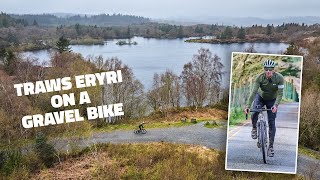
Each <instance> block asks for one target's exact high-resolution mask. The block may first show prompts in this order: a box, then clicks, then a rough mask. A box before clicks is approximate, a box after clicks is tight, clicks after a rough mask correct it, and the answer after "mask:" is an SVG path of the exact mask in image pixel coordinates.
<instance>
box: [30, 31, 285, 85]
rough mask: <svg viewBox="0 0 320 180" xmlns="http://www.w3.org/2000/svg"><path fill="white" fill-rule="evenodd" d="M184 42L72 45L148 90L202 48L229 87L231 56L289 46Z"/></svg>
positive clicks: (43, 53) (45, 53)
mask: <svg viewBox="0 0 320 180" xmlns="http://www.w3.org/2000/svg"><path fill="white" fill-rule="evenodd" d="M184 40H186V39H154V38H150V39H148V38H142V37H134V38H133V39H132V41H136V42H137V43H138V45H131V46H129V45H123V46H119V45H116V43H117V42H118V41H119V40H110V41H106V44H105V45H72V46H71V49H72V51H73V52H76V53H81V54H82V56H83V57H85V58H86V57H89V56H99V55H102V56H103V57H105V58H107V57H118V58H119V59H121V60H122V61H123V62H124V63H125V64H127V65H129V67H131V68H132V69H133V72H134V74H135V76H136V77H137V78H138V79H139V80H140V81H141V82H142V84H144V86H145V88H146V89H148V88H150V87H151V85H152V79H153V74H154V73H163V72H164V71H165V70H166V69H170V70H172V71H173V72H175V73H176V74H178V75H180V74H181V72H182V68H183V65H184V64H186V63H188V62H189V61H191V59H192V57H193V55H194V54H197V52H198V49H200V48H201V47H203V48H208V49H209V50H210V51H211V52H212V54H217V55H218V56H219V57H220V58H221V61H222V63H223V64H224V66H225V67H224V71H225V72H226V75H225V76H224V79H223V86H224V87H229V73H230V65H231V52H234V51H236V52H241V51H244V50H246V49H248V48H249V47H250V46H252V45H254V48H255V49H256V51H257V52H259V53H273V54H275V53H280V52H281V51H284V50H285V49H286V48H287V47H288V44H285V43H234V44H204V43H186V42H184ZM24 54H25V55H26V56H33V57H37V58H39V60H40V61H48V60H49V59H50V50H39V51H34V52H25V53H24Z"/></svg>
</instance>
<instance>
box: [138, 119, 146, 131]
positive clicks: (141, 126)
mask: <svg viewBox="0 0 320 180" xmlns="http://www.w3.org/2000/svg"><path fill="white" fill-rule="evenodd" d="M144 124H145V123H144V121H143V122H142V123H140V125H139V129H140V131H141V130H142V129H143V128H144V126H143V125H144Z"/></svg>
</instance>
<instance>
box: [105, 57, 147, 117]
mask: <svg viewBox="0 0 320 180" xmlns="http://www.w3.org/2000/svg"><path fill="white" fill-rule="evenodd" d="M103 69H104V70H107V71H112V70H113V71H115V70H121V73H122V82H121V83H116V84H108V85H105V86H104V90H103V97H104V99H103V102H104V104H113V103H123V106H124V112H125V117H138V116H141V115H144V110H145V104H144V93H143V88H144V87H143V85H142V83H141V82H140V81H139V80H137V79H136V77H135V76H134V74H133V72H132V69H131V68H129V67H128V66H127V65H125V64H123V63H122V61H121V60H119V59H118V58H117V57H113V58H109V59H107V60H106V61H105V63H104V66H103ZM117 119H120V118H113V120H112V122H115V120H117Z"/></svg>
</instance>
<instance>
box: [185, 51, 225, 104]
mask: <svg viewBox="0 0 320 180" xmlns="http://www.w3.org/2000/svg"><path fill="white" fill-rule="evenodd" d="M222 68H223V64H222V63H221V59H220V57H218V56H217V55H214V56H213V57H212V53H211V52H210V51H209V49H204V48H201V49H199V50H198V54H196V55H194V56H193V59H192V61H191V62H189V63H187V64H185V65H184V67H183V71H182V74H181V79H182V88H183V93H184V95H185V97H186V99H187V104H188V105H192V106H196V107H201V106H203V105H204V103H205V102H206V101H207V100H209V97H210V96H211V97H215V96H216V93H217V91H218V90H219V89H220V86H221V81H222V74H223V72H222ZM211 99H212V98H211ZM211 102H212V101H211ZM209 103H210V102H209Z"/></svg>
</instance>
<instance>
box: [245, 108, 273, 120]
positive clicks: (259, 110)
mask: <svg viewBox="0 0 320 180" xmlns="http://www.w3.org/2000/svg"><path fill="white" fill-rule="evenodd" d="M262 111H272V109H266V108H261V109H253V110H251V109H250V112H258V113H259V112H262ZM248 113H249V112H247V113H246V120H248Z"/></svg>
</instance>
